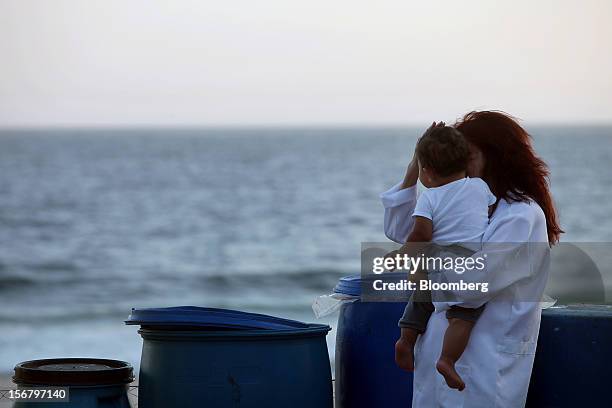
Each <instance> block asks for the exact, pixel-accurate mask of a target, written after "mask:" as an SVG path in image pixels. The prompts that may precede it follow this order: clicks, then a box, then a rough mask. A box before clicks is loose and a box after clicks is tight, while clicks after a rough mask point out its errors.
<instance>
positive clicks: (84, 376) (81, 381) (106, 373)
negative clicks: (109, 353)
mask: <svg viewBox="0 0 612 408" xmlns="http://www.w3.org/2000/svg"><path fill="white" fill-rule="evenodd" d="M52 364H98V365H105V366H107V367H108V368H105V369H102V370H93V371H70V370H60V369H55V370H54V369H41V368H40V367H42V366H44V365H52ZM14 370H15V374H14V375H13V378H12V379H13V382H14V383H15V384H20V385H49V386H106V385H120V384H129V383H131V382H132V381H134V369H133V367H132V365H131V364H130V363H128V362H125V361H121V360H112V359H101V358H90V357H83V358H80V357H70V358H45V359H38V360H28V361H23V362H21V363H18V364H17V365H15V368H14Z"/></svg>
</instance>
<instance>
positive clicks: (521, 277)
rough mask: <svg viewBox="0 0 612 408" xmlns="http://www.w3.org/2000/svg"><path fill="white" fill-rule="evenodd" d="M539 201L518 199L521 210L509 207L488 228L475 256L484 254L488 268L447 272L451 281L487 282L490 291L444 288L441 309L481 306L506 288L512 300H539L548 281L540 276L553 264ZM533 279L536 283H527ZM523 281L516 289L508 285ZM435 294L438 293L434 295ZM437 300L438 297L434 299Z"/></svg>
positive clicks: (447, 277)
mask: <svg viewBox="0 0 612 408" xmlns="http://www.w3.org/2000/svg"><path fill="white" fill-rule="evenodd" d="M533 205H536V206H537V204H527V203H516V208H519V210H518V211H512V209H510V208H508V207H506V209H505V210H508V211H506V214H504V215H503V216H500V217H499V218H498V219H495V220H494V221H492V223H491V225H489V228H488V229H487V233H486V234H485V239H484V241H483V248H482V250H481V251H479V252H476V253H475V254H473V255H472V257H471V258H473V259H474V260H477V259H478V258H480V259H483V258H484V268H482V269H480V270H479V269H473V270H470V271H466V272H465V273H463V274H457V273H455V272H453V271H449V272H447V273H445V277H446V279H447V281H448V282H460V281H461V280H463V281H464V282H466V283H469V282H473V283H486V284H487V285H488V287H487V291H486V292H483V291H479V290H463V291H462V290H458V291H444V298H445V299H446V302H443V303H442V302H436V306H437V308H438V309H446V308H447V307H450V306H460V307H467V308H477V307H480V306H482V305H484V304H485V303H487V302H489V301H490V300H491V299H493V298H495V297H497V296H498V295H499V294H500V293H501V292H502V291H506V292H505V293H506V294H508V295H510V296H512V299H510V300H512V301H525V302H539V301H540V300H541V296H542V293H543V290H544V286H545V284H546V279H540V278H541V277H542V276H543V275H541V273H543V272H545V271H546V269H547V268H548V266H549V262H550V247H549V245H548V240H547V235H546V224H545V219H544V215H543V213H542V211H541V210H540V209H539V207H537V210H538V211H536V209H535V208H533V207H531V206H533ZM530 281H531V283H532V284H527V283H529V282H530ZM518 282H521V283H523V284H522V285H520V286H521V289H520V290H518V289H517V291H515V292H512V291H507V289H508V288H510V287H511V286H513V285H515V284H517V283H518ZM434 297H435V296H434ZM434 301H435V300H434Z"/></svg>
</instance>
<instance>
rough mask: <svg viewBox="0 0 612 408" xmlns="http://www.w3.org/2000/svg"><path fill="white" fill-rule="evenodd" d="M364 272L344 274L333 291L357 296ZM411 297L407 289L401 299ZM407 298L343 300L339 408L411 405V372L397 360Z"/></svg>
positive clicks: (338, 337)
mask: <svg viewBox="0 0 612 408" xmlns="http://www.w3.org/2000/svg"><path fill="white" fill-rule="evenodd" d="M361 286H362V280H361V277H360V276H359V275H355V276H348V277H345V278H342V279H340V281H339V282H338V285H337V286H336V288H335V289H334V292H336V293H340V294H343V295H348V296H354V297H358V296H360V294H361ZM408 297H409V294H408V293H405V294H404V295H403V296H402V298H403V299H406V298H408ZM405 306H406V302H362V301H360V300H357V301H354V302H350V303H348V302H347V303H344V304H343V305H342V306H341V307H340V314H339V316H338V327H337V334H336V383H335V387H336V397H335V400H336V408H373V407H398V408H399V407H402V408H408V407H411V406H412V379H413V375H412V373H411V372H407V371H404V370H401V369H400V368H398V367H397V366H396V364H395V357H394V353H395V342H396V341H397V339H398V338H399V335H400V329H399V328H398V326H397V322H398V320H399V319H400V317H401V316H402V314H403V312H404V308H405Z"/></svg>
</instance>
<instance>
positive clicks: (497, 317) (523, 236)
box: [381, 184, 550, 408]
mask: <svg viewBox="0 0 612 408" xmlns="http://www.w3.org/2000/svg"><path fill="white" fill-rule="evenodd" d="M399 187H400V185H399V184H398V185H396V186H394V187H393V188H391V189H390V190H389V191H386V192H384V193H382V194H381V200H382V202H383V205H384V207H385V234H386V235H387V237H388V238H390V239H391V240H393V241H395V242H398V243H404V242H405V241H406V238H407V236H408V234H409V232H410V230H411V229H412V224H413V218H412V213H413V211H414V206H415V203H416V197H417V191H416V186H413V187H410V188H407V189H403V190H400V189H399ZM484 252H488V253H491V252H495V255H494V256H489V257H488V261H487V263H486V268H485V269H484V270H482V271H481V272H473V271H470V273H469V274H467V273H466V274H464V275H462V276H461V278H462V279H464V280H465V279H466V278H469V279H470V280H473V281H481V282H482V281H486V282H488V283H489V291H488V292H486V293H482V292H473V293H470V294H469V295H466V294H465V292H462V293H460V294H459V293H457V296H458V298H457V299H458V301H456V302H452V303H434V304H435V306H436V311H435V312H434V314H433V315H432V316H431V319H430V320H429V323H428V326H427V330H426V332H425V333H424V334H423V335H422V336H420V337H419V339H418V341H417V343H416V346H415V372H414V388H413V390H414V393H413V398H412V404H413V405H412V406H413V407H415V408H427V407H436V408H437V407H452V408H457V407H466V408H480V407H482V408H494V407H504V408H506V407H523V406H524V405H525V400H526V398H527V390H528V388H529V379H530V376H531V369H532V366H533V360H534V355H535V350H536V343H537V340H538V332H539V328H540V316H541V304H540V303H539V302H538V301H537V300H540V299H541V298H542V295H543V292H544V288H545V286H546V281H547V279H548V270H549V263H550V249H549V247H548V236H547V230H546V219H545V217H544V213H543V211H542V209H541V208H540V206H539V205H537V204H536V203H535V202H531V203H525V202H510V203H509V202H507V201H505V200H500V202H499V204H498V206H497V209H496V210H495V212H494V213H493V215H492V217H491V219H490V223H489V226H488V227H487V230H486V232H485V234H484V237H483V253H484ZM478 255H479V253H476V254H474V256H478ZM485 303H486V307H485V310H484V312H483V313H482V315H481V316H480V318H479V320H478V322H477V323H476V326H475V327H474V329H473V331H472V334H471V336H470V341H469V344H468V346H467V349H466V350H465V352H464V354H463V355H462V356H461V358H460V359H459V361H458V362H457V365H456V368H457V372H458V373H459V375H461V377H462V378H463V380H464V381H465V384H466V387H465V390H464V391H462V392H459V391H456V390H453V389H450V388H449V387H448V386H447V385H446V383H445V382H444V379H443V377H442V376H441V375H440V374H438V372H437V371H436V368H435V364H436V361H437V360H438V357H439V356H440V350H441V348H442V339H443V336H444V332H445V330H446V327H447V325H448V323H447V320H446V317H445V313H444V311H445V310H446V309H447V308H448V307H449V306H450V305H459V306H463V307H478V306H480V305H483V304H485ZM399 318H400V316H398V320H399Z"/></svg>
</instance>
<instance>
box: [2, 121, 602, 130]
mask: <svg viewBox="0 0 612 408" xmlns="http://www.w3.org/2000/svg"><path fill="white" fill-rule="evenodd" d="M519 122H520V123H522V124H525V123H526V122H527V121H525V120H520V119H519ZM527 123H528V126H536V127H539V126H548V127H563V126H568V127H571V126H592V127H607V126H612V119H611V120H608V121H604V120H591V121H586V120H580V121H531V122H527ZM429 124H430V123H429V122H427V121H424V122H380V123H377V122H374V123H373V122H319V123H316V122H313V123H300V122H295V123H245V124H241V123H229V122H228V123H176V124H174V123H117V124H110V123H92V124H69V123H61V124H58V123H55V124H46V125H43V124H35V125H34V124H15V125H0V131H21V130H118V129H123V130H130V129H133V130H137V129H146V130H151V129H160V130H164V129H185V130H188V129H275V128H276V129H292V128H294V129H309V128H310V129H326V128H327V129H329V128H341V129H342V128H344V129H355V128H379V129H380V128H420V127H423V126H425V127H426V126H428V125H429Z"/></svg>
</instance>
